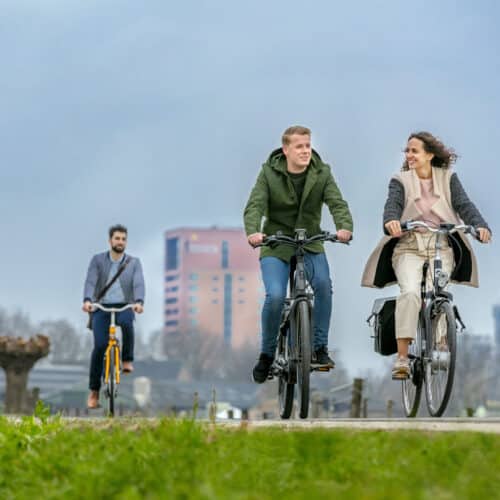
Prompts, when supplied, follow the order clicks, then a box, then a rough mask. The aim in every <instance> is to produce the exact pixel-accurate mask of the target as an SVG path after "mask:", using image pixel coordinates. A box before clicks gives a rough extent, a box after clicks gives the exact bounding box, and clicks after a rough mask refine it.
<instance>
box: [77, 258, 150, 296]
mask: <svg viewBox="0 0 500 500" xmlns="http://www.w3.org/2000/svg"><path fill="white" fill-rule="evenodd" d="M127 257H130V262H129V263H128V264H127V267H126V268H125V269H124V271H123V272H122V273H121V274H120V277H119V278H118V279H119V281H120V285H121V287H122V290H123V294H124V295H125V301H126V302H127V303H128V304H132V303H135V302H140V303H142V304H143V303H144V295H145V287H144V276H143V274H142V266H141V261H140V260H139V259H138V258H137V257H132V256H130V255H125V258H127ZM110 269H111V259H110V257H109V252H102V253H98V254H96V255H94V256H93V257H92V260H91V261H90V264H89V268H88V271H87V278H86V280H85V287H84V290H83V301H84V302H85V301H86V300H90V301H92V302H93V301H95V298H96V296H97V294H98V293H99V292H100V291H101V290H102V289H103V288H104V287H105V286H106V283H107V282H108V277H109V271H110Z"/></svg>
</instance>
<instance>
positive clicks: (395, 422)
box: [219, 418, 500, 434]
mask: <svg viewBox="0 0 500 500" xmlns="http://www.w3.org/2000/svg"><path fill="white" fill-rule="evenodd" d="M219 425H220V426H221V427H224V426H228V427H232V426H240V425H241V422H239V421H234V422H230V421H225V422H220V423H219ZM248 427H249V428H254V429H260V428H265V427H281V428H284V429H303V430H308V429H317V428H324V429H356V430H385V431H395V430H421V431H440V432H449V431H474V432H489V433H495V434H500V419H497V418H495V419H492V418H491V419H487V418H481V419H479V418H412V419H400V418H387V419H371V418H345V419H343V418H336V419H324V420H323V419H311V420H253V421H249V422H248Z"/></svg>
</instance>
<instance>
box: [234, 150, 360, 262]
mask: <svg viewBox="0 0 500 500" xmlns="http://www.w3.org/2000/svg"><path fill="white" fill-rule="evenodd" d="M323 203H325V204H326V205H327V206H328V208H329V210H330V213H331V214H332V216H333V220H334V222H335V226H336V228H337V231H338V230H340V229H346V230H348V231H352V230H353V223H352V217H351V212H350V211H349V207H348V205H347V203H346V201H345V200H344V199H343V198H342V194H341V193H340V190H339V188H338V186H337V184H336V182H335V180H334V178H333V175H332V172H331V169H330V166H329V165H327V164H326V163H323V161H322V160H321V158H320V156H319V155H318V153H316V151H314V150H313V151H312V156H311V162H310V163H309V166H308V167H307V177H306V182H305V186H304V192H303V193H302V199H301V200H300V204H299V200H298V199H297V195H296V193H295V189H294V187H293V184H292V181H291V179H290V176H289V175H288V171H287V163H286V157H285V155H284V154H283V150H282V149H281V148H279V149H276V150H275V151H273V152H272V153H271V155H270V156H269V158H268V160H267V161H266V162H265V163H264V165H262V169H261V171H260V173H259V176H258V177H257V181H256V183H255V186H254V187H253V189H252V192H251V193H250V197H249V198H248V202H247V204H246V207H245V211H244V215H243V217H244V221H245V231H246V234H247V236H249V235H250V234H254V233H259V232H263V233H264V234H266V235H271V234H276V232H277V231H282V232H283V234H285V235H288V236H293V235H294V232H295V229H306V231H307V234H308V235H309V236H313V235H315V234H318V233H320V232H321V227H320V223H321V209H322V207H323ZM262 217H265V222H264V227H263V228H262V229H261V223H262ZM306 248H307V250H308V251H310V252H314V253H320V252H324V248H323V243H321V242H315V243H312V244H310V245H308V246H307V247H306ZM293 254H294V250H293V248H291V247H288V246H285V245H279V246H277V247H276V248H270V247H262V248H261V253H260V257H261V258H262V257H269V256H272V257H278V258H279V259H282V260H284V261H286V262H289V261H290V259H291V257H292V256H293Z"/></svg>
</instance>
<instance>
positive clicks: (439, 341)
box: [401, 221, 478, 417]
mask: <svg viewBox="0 0 500 500" xmlns="http://www.w3.org/2000/svg"><path fill="white" fill-rule="evenodd" d="M401 228H402V230H403V231H413V230H415V229H417V228H424V229H427V230H428V231H431V232H432V233H435V234H436V238H435V256H434V259H433V265H434V273H433V276H432V288H431V289H430V290H427V287H426V281H427V272H428V270H429V265H430V262H429V259H427V260H426V261H425V263H424V266H423V271H422V282H421V292H420V295H421V299H422V306H421V309H420V312H419V318H418V326H417V331H416V337H415V340H414V341H413V342H412V343H411V344H410V346H409V353H408V357H409V359H410V376H409V378H408V379H405V380H403V381H402V396H403V407H404V411H405V414H406V416H407V417H415V416H416V415H417V412H418V408H419V405H420V399H421V395H422V388H423V386H424V385H425V396H426V403H427V409H428V411H429V414H430V415H431V416H432V417H440V416H442V415H443V413H444V412H445V410H446V407H447V405H448V402H449V399H450V396H451V392H452V389H453V379H454V376H455V363H456V349H457V346H456V341H457V323H458V324H459V325H460V327H461V331H463V330H464V329H465V325H464V323H463V321H462V318H461V317H460V314H459V312H458V309H457V306H456V305H454V304H453V295H452V294H451V293H449V292H447V291H445V288H446V286H447V284H448V282H449V280H450V276H448V273H446V272H445V271H443V269H442V260H441V249H442V240H443V238H444V237H445V236H446V237H447V236H450V235H452V234H453V233H454V232H457V231H464V232H465V233H466V234H472V235H473V236H474V237H476V238H477V237H478V234H477V232H476V230H475V228H474V227H473V226H468V225H465V224H457V225H455V224H440V225H439V227H438V228H435V227H431V226H429V225H428V224H426V223H425V222H421V221H409V222H404V223H402V224H401Z"/></svg>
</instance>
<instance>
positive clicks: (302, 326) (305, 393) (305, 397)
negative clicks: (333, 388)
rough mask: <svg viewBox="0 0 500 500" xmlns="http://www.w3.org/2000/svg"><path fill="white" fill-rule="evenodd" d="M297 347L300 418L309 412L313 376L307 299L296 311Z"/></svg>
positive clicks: (299, 304) (300, 303)
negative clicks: (310, 384)
mask: <svg viewBox="0 0 500 500" xmlns="http://www.w3.org/2000/svg"><path fill="white" fill-rule="evenodd" d="M295 329H296V336H295V339H296V342H295V346H296V349H297V354H298V356H297V358H298V359H297V402H298V407H299V416H300V418H307V415H308V413H309V382H310V377H311V318H310V314H309V303H308V302H306V301H305V300H302V301H300V302H299V303H298V304H297V309H296V311H295Z"/></svg>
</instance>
